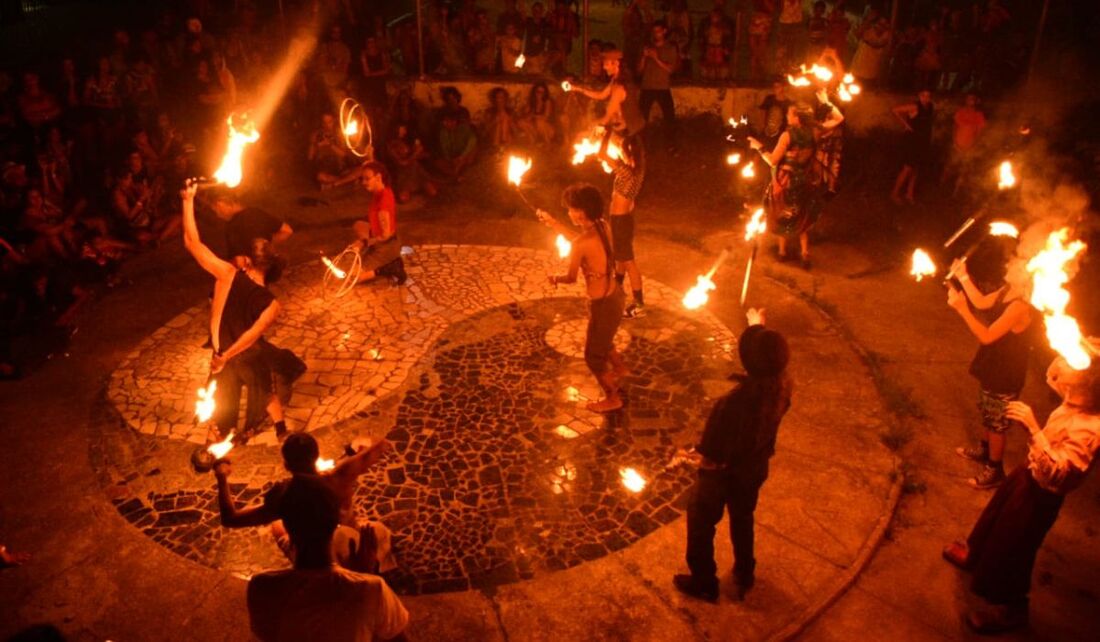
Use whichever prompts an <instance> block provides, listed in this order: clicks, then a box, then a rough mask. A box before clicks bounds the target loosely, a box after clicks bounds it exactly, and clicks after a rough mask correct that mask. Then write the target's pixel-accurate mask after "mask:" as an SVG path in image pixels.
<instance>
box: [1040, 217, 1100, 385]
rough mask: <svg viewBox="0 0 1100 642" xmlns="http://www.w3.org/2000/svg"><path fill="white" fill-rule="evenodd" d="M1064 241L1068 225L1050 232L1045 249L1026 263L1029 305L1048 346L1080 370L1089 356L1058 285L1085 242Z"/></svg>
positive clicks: (1066, 278)
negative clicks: (1039, 320)
mask: <svg viewBox="0 0 1100 642" xmlns="http://www.w3.org/2000/svg"><path fill="white" fill-rule="evenodd" d="M1068 240H1069V229H1068V228H1064V227H1063V228H1062V229H1060V230H1057V231H1055V232H1051V234H1050V236H1048V237H1047V244H1046V248H1045V249H1043V250H1042V251H1040V252H1039V253H1038V254H1036V255H1035V256H1033V257H1032V258H1031V260H1029V261H1028V262H1027V271H1028V272H1030V273H1031V275H1032V289H1031V305H1033V306H1035V307H1036V309H1038V310H1039V311H1040V312H1042V313H1043V317H1044V321H1045V322H1046V330H1047V341H1048V342H1049V343H1050V347H1051V348H1053V349H1054V351H1055V352H1057V353H1058V354H1060V355H1062V356H1063V357H1064V358H1065V360H1066V363H1068V364H1069V366H1070V367H1071V368H1073V369H1074V370H1084V369H1085V368H1088V367H1089V365H1091V363H1092V358H1091V357H1090V356H1089V353H1088V351H1087V350H1086V349H1085V342H1084V338H1083V337H1082V335H1081V328H1080V327H1078V325H1077V320H1076V319H1074V318H1073V317H1071V316H1069V315H1067V314H1066V306H1068V305H1069V292H1068V291H1067V290H1066V289H1065V288H1064V287H1062V286H1064V285H1065V284H1066V283H1068V282H1069V274H1068V273H1067V272H1066V265H1067V264H1068V263H1070V262H1071V261H1073V260H1074V259H1076V258H1077V256H1078V255H1080V254H1081V253H1082V252H1084V251H1085V248H1086V245H1085V244H1084V242H1082V241H1080V240H1076V241H1073V242H1072V243H1069V244H1068V245H1067V244H1066V241H1068Z"/></svg>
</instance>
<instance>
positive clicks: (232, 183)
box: [214, 116, 260, 188]
mask: <svg viewBox="0 0 1100 642" xmlns="http://www.w3.org/2000/svg"><path fill="white" fill-rule="evenodd" d="M238 120H239V121H241V122H239V123H238V124H239V125H240V127H239V128H238V127H237V126H235V125H234V124H233V116H230V117H229V118H228V119H227V120H226V121H225V122H226V123H227V124H228V125H229V144H228V147H227V148H226V150H225V156H224V157H223V158H222V164H221V166H220V167H218V169H217V171H215V172H214V178H215V179H216V180H217V181H218V182H219V183H221V184H223V185H225V186H226V187H230V188H233V187H237V186H238V185H240V184H241V178H243V173H242V171H241V157H242V156H244V148H245V147H246V146H247V145H250V144H252V143H254V142H256V141H257V140H259V139H260V132H259V131H257V130H256V125H255V124H254V123H253V122H252V121H251V120H248V118H247V116H241V117H240V118H238Z"/></svg>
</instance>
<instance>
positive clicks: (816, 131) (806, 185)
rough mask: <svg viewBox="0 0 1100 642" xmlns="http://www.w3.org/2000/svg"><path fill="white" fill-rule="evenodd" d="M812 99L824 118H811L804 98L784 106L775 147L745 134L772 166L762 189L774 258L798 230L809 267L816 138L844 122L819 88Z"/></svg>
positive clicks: (818, 187)
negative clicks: (782, 125) (784, 118)
mask: <svg viewBox="0 0 1100 642" xmlns="http://www.w3.org/2000/svg"><path fill="white" fill-rule="evenodd" d="M817 99H818V101H819V102H820V103H821V105H822V107H824V108H827V109H828V110H829V113H828V116H827V117H826V118H825V120H824V121H818V120H816V119H815V118H814V112H813V108H812V107H810V106H809V105H807V104H805V103H800V104H798V105H792V106H791V107H788V108H787V131H785V132H783V133H782V134H780V135H779V142H778V143H776V145H775V149H773V150H772V151H771V152H767V151H765V150H764V149H763V144H762V143H761V142H760V141H758V140H756V139H755V138H752V137H749V145H750V146H752V148H753V149H755V150H757V151H758V152H760V156H761V158H763V159H764V162H766V163H767V164H768V165H770V166H771V167H772V179H771V181H770V182H769V183H768V187H767V189H766V191H765V192H764V208H765V210H766V211H767V212H768V218H769V219H771V220H770V221H769V223H768V229H769V230H772V231H774V232H775V233H776V235H777V238H778V239H779V259H780V260H781V261H785V260H786V259H787V237H788V236H791V235H795V234H797V235H798V242H799V249H800V250H801V258H802V267H803V268H805V269H807V270H808V269H810V228H811V227H813V224H814V223H815V222H817V217H818V215H819V214H820V212H821V201H822V199H821V191H822V181H821V172H817V171H814V168H813V162H814V155H815V153H816V147H817V139H818V138H819V137H820V136H821V135H822V134H823V133H824V132H827V131H829V130H832V129H835V128H836V127H838V126H839V125H840V124H841V123H843V122H844V115H843V114H841V113H840V110H839V109H837V107H836V105H834V104H832V103H831V102H830V101H829V96H828V93H826V92H825V90H821V91H819V92H818V93H817Z"/></svg>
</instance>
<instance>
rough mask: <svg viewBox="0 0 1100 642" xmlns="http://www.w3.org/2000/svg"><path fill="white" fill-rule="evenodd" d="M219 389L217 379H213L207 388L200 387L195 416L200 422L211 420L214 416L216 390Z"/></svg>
mask: <svg viewBox="0 0 1100 642" xmlns="http://www.w3.org/2000/svg"><path fill="white" fill-rule="evenodd" d="M217 389H218V382H217V381H211V382H210V384H209V385H208V386H206V387H205V388H199V400H198V401H196V402H195V417H197V418H198V420H199V423H203V422H204V421H209V420H210V418H211V417H213V416H214V407H215V404H214V391H215V390H217Z"/></svg>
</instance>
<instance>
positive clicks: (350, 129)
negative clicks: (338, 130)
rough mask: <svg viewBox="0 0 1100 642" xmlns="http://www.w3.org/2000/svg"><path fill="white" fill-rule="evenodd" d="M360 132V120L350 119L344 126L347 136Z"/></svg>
mask: <svg viewBox="0 0 1100 642" xmlns="http://www.w3.org/2000/svg"><path fill="white" fill-rule="evenodd" d="M358 133H359V121H358V120H349V121H348V124H347V125H345V126H344V135H345V136H355V135H357V134H358Z"/></svg>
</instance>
